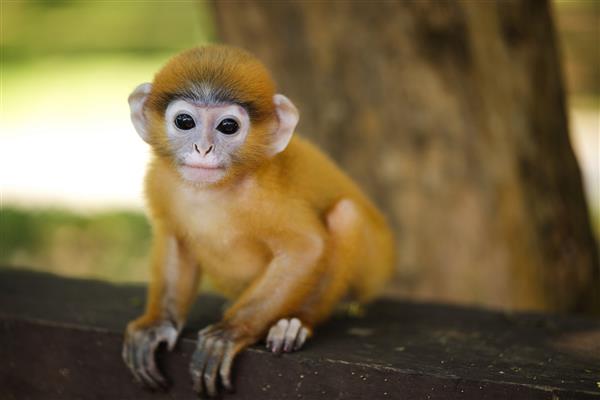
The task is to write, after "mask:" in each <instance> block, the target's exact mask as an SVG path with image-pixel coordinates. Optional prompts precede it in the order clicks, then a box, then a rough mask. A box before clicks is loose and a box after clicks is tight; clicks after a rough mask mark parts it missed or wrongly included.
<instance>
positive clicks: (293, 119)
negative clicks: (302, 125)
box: [271, 94, 300, 156]
mask: <svg viewBox="0 0 600 400" xmlns="http://www.w3.org/2000/svg"><path fill="white" fill-rule="evenodd" d="M273 103H275V112H276V113H277V120H278V122H279V125H278V127H277V130H276V131H275V135H274V138H273V142H272V144H271V155H273V156H274V155H275V154H277V153H281V152H282V151H283V150H285V148H286V147H287V145H288V143H289V142H290V139H292V135H293V134H294V129H296V124H297V123H298V118H299V117H300V116H299V114H298V109H297V108H296V106H295V105H294V103H292V102H291V100H290V99H288V98H287V97H285V96H284V95H282V94H276V95H275V96H273Z"/></svg>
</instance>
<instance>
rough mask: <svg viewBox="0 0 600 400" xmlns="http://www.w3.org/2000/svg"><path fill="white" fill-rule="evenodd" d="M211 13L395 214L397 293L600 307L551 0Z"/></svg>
mask: <svg viewBox="0 0 600 400" xmlns="http://www.w3.org/2000/svg"><path fill="white" fill-rule="evenodd" d="M215 9H216V14H217V27H218V30H219V33H220V37H221V39H222V40H223V41H224V42H226V43H231V44H235V45H239V46H242V47H245V48H247V49H249V50H251V51H252V52H254V53H255V54H256V55H257V56H258V57H260V58H261V59H262V60H264V61H265V63H266V64H267V65H268V66H269V67H270V68H271V69H272V71H273V74H274V76H275V79H276V80H277V82H278V84H279V88H280V91H281V92H283V93H285V94H287V95H288V96H289V97H290V98H291V99H292V100H293V101H294V102H296V104H297V105H298V107H299V109H300V111H301V122H300V125H299V129H298V130H299V132H300V133H301V134H304V135H305V136H307V137H309V138H310V139H312V140H313V141H314V142H316V143H317V144H318V145H320V146H321V147H322V148H323V149H325V151H326V152H328V153H329V154H330V155H332V156H333V158H334V159H336V160H337V161H338V162H339V163H340V164H341V165H342V166H343V167H344V168H345V169H346V170H347V171H348V172H349V174H350V175H351V176H353V177H354V178H356V179H357V180H358V181H359V182H360V183H361V184H362V186H363V187H364V188H365V190H366V191H367V192H368V193H370V195H371V196H372V197H373V198H374V199H375V200H376V202H377V203H378V204H379V205H381V207H382V208H383V209H384V210H385V211H386V213H387V215H388V216H389V218H390V220H391V222H392V223H393V225H394V227H395V229H396V232H397V244H398V250H399V265H398V277H397V281H396V291H395V293H400V294H402V295H408V296H412V297H417V298H435V299H438V300H446V301H456V302H467V303H476V304H483V305H489V306H499V307H503V308H510V309H513V308H514V309H542V310H559V311H566V310H575V309H582V308H588V309H589V308H590V307H591V305H592V304H593V303H594V302H595V301H596V300H597V297H598V292H600V284H599V279H600V278H599V275H600V272H599V267H598V254H597V248H596V244H595V241H594V238H593V235H592V233H591V228H590V223H589V219H588V213H587V209H586V206H585V199H584V197H583V190H582V184H581V177H580V171H579V169H578V166H577V163H576V160H575V157H574V154H573V151H572V148H571V145H570V143H569V137H568V131H567V129H568V127H567V125H568V124H567V117H566V112H565V100H564V99H565V95H564V90H563V85H562V77H561V73H560V68H559V67H560V66H559V59H558V51H557V48H556V40H555V32H554V29H553V24H552V16H551V12H550V6H549V4H548V2H547V1H516V0H515V1H497V2H495V1H462V2H461V1H452V2H450V1H448V2H445V1H431V2H429V1H381V2H367V1H364V2H363V1H331V2H329V1H294V2H288V1H264V2H237V1H217V2H216V3H215ZM594 298H595V299H594Z"/></svg>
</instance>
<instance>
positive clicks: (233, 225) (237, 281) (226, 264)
mask: <svg viewBox="0 0 600 400" xmlns="http://www.w3.org/2000/svg"><path fill="white" fill-rule="evenodd" d="M194 206H195V207H194ZM178 209H179V210H184V209H186V210H187V212H186V213H177V216H176V218H177V219H178V225H179V226H180V227H181V229H182V230H183V231H184V232H185V234H184V235H183V236H184V237H186V238H187V240H186V242H187V243H186V244H187V246H186V247H187V248H188V249H189V251H190V252H191V253H192V255H193V257H194V258H195V259H196V260H197V262H198V264H199V265H200V268H201V270H202V273H203V275H204V276H206V277H208V278H209V281H210V282H211V283H212V284H213V285H214V286H215V288H216V289H218V290H219V291H221V292H223V293H224V294H225V295H228V296H237V295H238V294H239V293H240V292H241V291H243V290H244V288H245V287H247V286H248V285H249V284H250V283H251V282H252V281H253V280H254V279H255V278H256V277H257V276H258V275H260V274H261V273H262V272H263V271H264V269H265V268H266V266H267V265H268V263H269V261H270V260H271V258H272V255H271V252H270V250H269V249H268V247H267V246H266V245H265V244H264V243H263V242H262V241H261V240H260V239H259V238H258V237H257V236H256V235H255V234H254V232H251V231H250V230H247V229H245V228H244V224H243V223H242V222H241V221H240V220H239V219H238V218H236V217H235V214H236V213H235V212H232V210H231V209H228V208H227V207H224V206H223V204H222V203H221V204H220V203H218V202H210V203H208V204H207V203H205V202H204V203H202V204H188V205H187V207H181V208H178Z"/></svg>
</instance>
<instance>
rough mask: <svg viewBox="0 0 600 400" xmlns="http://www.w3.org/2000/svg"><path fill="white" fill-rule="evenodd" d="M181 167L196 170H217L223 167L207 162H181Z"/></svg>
mask: <svg viewBox="0 0 600 400" xmlns="http://www.w3.org/2000/svg"><path fill="white" fill-rule="evenodd" d="M182 167H183V168H192V169H198V170H206V171H217V170H222V169H225V167H224V166H222V165H207V164H183V165H182Z"/></svg>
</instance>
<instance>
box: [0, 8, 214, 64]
mask: <svg viewBox="0 0 600 400" xmlns="http://www.w3.org/2000/svg"><path fill="white" fill-rule="evenodd" d="M212 32H213V26H212V18H211V13H210V9H209V4H208V3H207V2H200V1H141V2H139V1H83V0H79V1H66V0H60V1H59V0H44V1H4V0H3V1H2V35H1V36H0V41H1V42H0V46H1V49H2V52H3V60H4V62H6V61H11V62H13V61H27V60H31V59H34V58H39V57H46V56H56V55H60V56H77V55H78V56H82V55H89V54H93V55H98V54H102V53H113V54H114V53H127V54H128V55H133V54H138V55H140V56H144V55H148V54H151V53H160V52H162V53H164V52H172V51H179V50H181V49H184V48H188V47H192V46H195V45H198V44H200V43H205V42H207V41H209V40H211V39H212V38H213V34H212Z"/></svg>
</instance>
